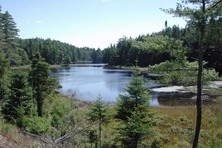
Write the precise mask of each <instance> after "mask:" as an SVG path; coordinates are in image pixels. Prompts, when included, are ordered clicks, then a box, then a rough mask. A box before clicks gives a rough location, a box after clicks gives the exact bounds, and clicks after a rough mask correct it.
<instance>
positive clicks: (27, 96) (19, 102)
mask: <svg viewBox="0 0 222 148" xmlns="http://www.w3.org/2000/svg"><path fill="white" fill-rule="evenodd" d="M10 80H11V82H10V87H9V91H10V92H9V96H8V98H7V99H6V100H4V105H3V107H2V114H3V117H4V118H5V119H6V121H8V122H10V123H16V120H17V119H19V118H21V116H23V115H29V114H30V111H31V107H32V103H33V102H32V93H31V88H30V87H29V84H28V79H27V75H25V73H23V72H21V71H17V72H14V73H13V74H12V76H11V79H10Z"/></svg>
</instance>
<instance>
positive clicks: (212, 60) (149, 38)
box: [103, 18, 222, 73]
mask: <svg viewBox="0 0 222 148" xmlns="http://www.w3.org/2000/svg"><path fill="white" fill-rule="evenodd" d="M163 26H164V23H163ZM221 26H222V19H221V18H218V19H216V20H215V19H212V20H210V21H209V22H208V24H207V26H206V32H207V34H206V41H207V42H206V43H205V44H206V47H207V48H206V49H205V54H204V61H206V62H207V64H206V65H205V67H206V68H212V69H215V70H216V71H217V72H220V73H221V72H222V65H221V59H222V53H221V49H222V46H221V45H222V40H221V37H220V35H221V29H220V27H221ZM199 38H200V34H199V32H198V30H197V28H196V27H195V26H194V23H192V22H189V23H187V25H186V27H185V28H180V27H179V26H176V25H174V26H173V27H169V26H168V25H167V21H166V22H165V29H163V30H162V31H160V32H154V33H152V34H147V35H139V36H138V37H137V38H135V39H134V38H127V37H123V38H120V39H119V41H118V43H117V44H116V45H111V46H110V47H107V48H105V49H104V51H103V52H104V56H103V62H105V63H109V65H126V66H132V65H135V60H138V65H139V66H143V67H147V66H149V65H155V64H159V63H161V62H165V61H167V60H168V61H171V60H173V59H175V56H174V55H172V54H171V53H172V52H174V51H175V50H180V52H184V53H185V54H184V56H186V58H187V60H188V61H190V62H192V61H196V60H197V59H198V47H199ZM177 56H179V55H177Z"/></svg>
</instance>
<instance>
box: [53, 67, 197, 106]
mask: <svg viewBox="0 0 222 148" xmlns="http://www.w3.org/2000/svg"><path fill="white" fill-rule="evenodd" d="M104 66H105V64H90V63H89V64H71V65H69V67H61V68H53V69H51V70H52V77H54V78H56V79H57V80H58V81H59V83H60V85H62V89H60V92H61V93H62V94H64V95H69V96H70V95H72V94H73V93H74V94H75V95H76V97H77V98H79V99H81V100H87V101H94V100H96V98H97V97H98V95H101V96H102V98H103V100H104V101H106V102H108V103H115V102H116V101H117V97H118V95H119V94H124V93H126V91H125V88H126V86H127V85H128V84H129V81H130V80H131V78H132V71H131V70H123V69H108V68H105V67H104ZM144 79H146V80H150V78H144ZM145 85H146V87H147V88H151V87H158V86H160V84H155V83H152V82H146V83H145ZM151 95H152V99H151V102H150V104H151V105H152V106H160V105H161V106H175V105H190V104H194V101H192V100H190V99H187V98H190V97H191V96H190V94H186V95H185V94H179V93H176V94H174V93H167V94H161V93H157V92H152V93H151ZM181 98H182V99H181Z"/></svg>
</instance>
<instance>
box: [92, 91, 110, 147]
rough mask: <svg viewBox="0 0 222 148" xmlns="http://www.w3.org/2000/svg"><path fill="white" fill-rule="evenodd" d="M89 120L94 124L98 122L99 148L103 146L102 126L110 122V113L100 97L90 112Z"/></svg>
mask: <svg viewBox="0 0 222 148" xmlns="http://www.w3.org/2000/svg"><path fill="white" fill-rule="evenodd" d="M88 116H89V120H90V121H92V122H95V121H98V131H99V147H101V145H102V125H103V124H106V123H107V122H108V120H109V119H108V111H107V107H106V105H105V102H104V101H103V100H102V97H101V96H100V95H99V96H98V97H97V99H96V101H95V102H94V104H93V106H92V108H91V109H90V112H89V113H88Z"/></svg>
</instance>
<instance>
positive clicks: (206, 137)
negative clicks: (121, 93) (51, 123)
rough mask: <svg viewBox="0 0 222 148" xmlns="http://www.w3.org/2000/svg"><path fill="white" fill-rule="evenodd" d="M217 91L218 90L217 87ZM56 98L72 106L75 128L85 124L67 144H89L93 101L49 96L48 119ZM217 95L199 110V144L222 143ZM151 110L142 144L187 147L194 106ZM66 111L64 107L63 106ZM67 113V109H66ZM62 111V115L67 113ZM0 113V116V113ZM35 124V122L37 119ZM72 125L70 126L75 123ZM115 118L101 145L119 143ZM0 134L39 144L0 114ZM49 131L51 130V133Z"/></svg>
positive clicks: (112, 110) (25, 143) (221, 116)
mask: <svg viewBox="0 0 222 148" xmlns="http://www.w3.org/2000/svg"><path fill="white" fill-rule="evenodd" d="M217 91H218V90H217ZM55 100H57V103H58V102H60V103H59V104H64V107H65V108H69V107H70V105H71V106H72V110H73V113H74V115H75V116H74V117H75V122H76V123H75V125H77V124H80V125H78V128H84V127H87V130H86V131H84V132H83V133H82V134H78V135H76V136H75V137H72V138H70V139H69V140H67V141H65V143H66V147H71V146H72V145H73V143H78V145H79V147H90V143H89V142H88V132H87V131H89V130H96V129H97V126H96V124H91V123H89V122H88V121H87V120H86V118H85V117H86V113H87V112H88V108H89V107H90V106H91V105H92V103H91V102H87V101H80V100H78V99H76V98H72V99H70V98H68V97H66V96H61V95H57V96H54V95H52V96H50V98H48V100H47V101H46V104H45V113H46V114H45V118H46V120H51V119H52V117H51V114H50V111H51V110H52V108H53V105H55V104H54V103H53V102H54V101H55ZM220 100H221V99H220V98H218V99H217V101H216V103H215V104H213V105H208V106H203V111H202V116H203V118H202V125H201V133H200V139H199V143H200V145H199V147H200V148H205V147H206V148H208V147H213V146H214V147H219V146H220V145H222V108H221V105H222V103H221V102H222V101H220ZM150 109H151V110H152V111H154V112H157V115H156V120H157V122H158V124H157V125H155V126H154V135H153V136H150V137H147V139H145V140H144V144H148V143H151V142H152V141H153V140H156V143H158V144H159V146H160V147H161V148H177V147H178V148H180V147H184V148H186V147H187V148H189V147H190V146H191V144H192V141H193V137H194V132H195V122H196V107H195V106H186V107H150ZM64 110H65V111H67V110H66V109H64ZM109 113H110V114H111V117H112V115H114V114H115V108H114V106H110V107H109ZM67 114H69V113H67ZM67 114H65V115H67ZM0 117H1V116H0ZM36 124H37V123H36ZM75 125H73V126H75ZM117 125H118V122H117V121H116V120H114V119H111V120H110V123H109V124H107V125H106V126H104V127H103V133H102V135H103V138H102V139H103V145H105V146H106V147H111V146H112V145H116V144H118V142H117V141H116V140H115V138H116V136H117V133H116V130H115V128H116V127H117ZM0 134H1V135H4V136H5V137H7V138H9V139H13V140H15V141H16V142H17V143H18V144H19V145H20V146H22V147H29V146H33V147H37V146H40V145H38V144H41V141H38V140H36V139H33V138H31V137H28V136H27V135H24V134H23V133H22V132H21V129H18V128H17V127H16V126H14V125H11V124H7V123H5V122H4V120H3V119H2V118H0ZM51 134H52V133H51Z"/></svg>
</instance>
